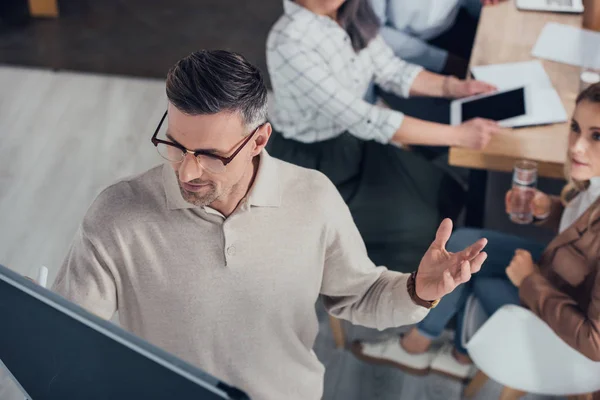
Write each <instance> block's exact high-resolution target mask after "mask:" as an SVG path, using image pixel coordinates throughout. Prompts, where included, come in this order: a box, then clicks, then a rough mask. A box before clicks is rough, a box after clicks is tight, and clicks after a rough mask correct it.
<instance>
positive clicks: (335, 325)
mask: <svg viewBox="0 0 600 400" xmlns="http://www.w3.org/2000/svg"><path fill="white" fill-rule="evenodd" d="M329 325H330V326H331V332H333V340H334V341H335V347H336V348H337V349H343V348H344V347H346V337H345V335H344V327H343V326H342V321H340V320H339V319H337V318H336V317H334V316H331V315H330V316H329Z"/></svg>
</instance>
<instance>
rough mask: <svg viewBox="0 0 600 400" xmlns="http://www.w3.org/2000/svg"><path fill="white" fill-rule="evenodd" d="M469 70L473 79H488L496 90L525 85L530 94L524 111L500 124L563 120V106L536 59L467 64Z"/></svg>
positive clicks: (535, 123) (565, 117)
mask: <svg viewBox="0 0 600 400" xmlns="http://www.w3.org/2000/svg"><path fill="white" fill-rule="evenodd" d="M471 72H472V74H473V76H474V77H475V78H476V79H477V80H480V81H485V82H489V83H491V84H493V85H495V86H496V87H497V88H498V90H506V89H514V88H518V87H523V86H526V87H527V89H526V90H528V91H529V95H530V103H529V106H530V107H529V108H528V109H527V110H526V112H527V114H525V115H522V116H519V117H515V118H510V119H507V120H504V121H502V122H501V125H502V126H506V127H518V126H531V125H542V124H553V123H559V122H565V121H566V120H567V112H566V110H565V107H564V106H563V104H562V101H561V100H560V97H559V95H558V93H557V92H556V89H554V87H553V86H552V82H551V81H550V77H548V74H547V73H546V70H545V69H544V66H543V65H542V63H541V62H540V61H524V62H516V63H507V64H493V65H484V66H479V67H473V68H471Z"/></svg>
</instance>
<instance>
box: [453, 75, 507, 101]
mask: <svg viewBox="0 0 600 400" xmlns="http://www.w3.org/2000/svg"><path fill="white" fill-rule="evenodd" d="M444 84H445V90H444V92H445V94H446V96H447V97H450V98H452V99H459V98H462V97H469V96H475V95H476V94H483V93H490V92H493V91H495V90H497V88H496V86H494V85H492V84H489V83H486V82H482V81H476V80H473V79H466V80H461V79H457V78H455V77H452V76H449V77H446V80H445V82H444Z"/></svg>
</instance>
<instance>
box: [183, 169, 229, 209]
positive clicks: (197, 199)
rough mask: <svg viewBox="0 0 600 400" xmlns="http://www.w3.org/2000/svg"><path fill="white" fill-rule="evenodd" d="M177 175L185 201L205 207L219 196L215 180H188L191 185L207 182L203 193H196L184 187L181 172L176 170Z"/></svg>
mask: <svg viewBox="0 0 600 400" xmlns="http://www.w3.org/2000/svg"><path fill="white" fill-rule="evenodd" d="M175 175H176V176H177V183H178V184H179V191H180V192H181V196H182V197H183V199H184V200H185V201H187V202H188V203H190V204H193V205H195V206H196V207H204V206H208V205H210V204H211V203H212V202H214V201H215V200H217V199H218V198H219V194H218V193H217V188H216V186H215V184H214V182H198V181H190V182H188V183H189V184H190V185H193V184H206V185H207V186H206V187H205V188H204V190H203V191H202V193H194V192H189V191H187V190H186V189H184V188H183V186H182V185H181V181H180V180H179V174H178V173H177V171H175Z"/></svg>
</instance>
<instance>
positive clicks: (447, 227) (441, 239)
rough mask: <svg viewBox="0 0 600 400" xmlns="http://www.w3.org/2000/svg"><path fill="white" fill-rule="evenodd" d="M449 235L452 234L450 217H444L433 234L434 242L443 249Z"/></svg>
mask: <svg viewBox="0 0 600 400" xmlns="http://www.w3.org/2000/svg"><path fill="white" fill-rule="evenodd" d="M450 235H452V220H451V219H450V218H445V219H444V220H443V221H442V223H441V224H440V226H439V228H438V230H437V233H436V234H435V241H434V243H435V244H436V245H438V246H439V247H441V248H442V249H445V248H446V243H448V239H450Z"/></svg>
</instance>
